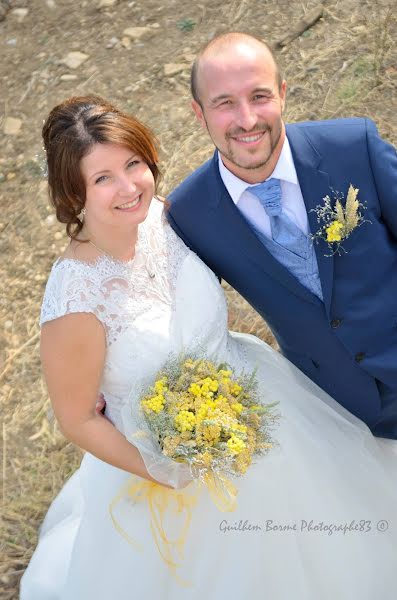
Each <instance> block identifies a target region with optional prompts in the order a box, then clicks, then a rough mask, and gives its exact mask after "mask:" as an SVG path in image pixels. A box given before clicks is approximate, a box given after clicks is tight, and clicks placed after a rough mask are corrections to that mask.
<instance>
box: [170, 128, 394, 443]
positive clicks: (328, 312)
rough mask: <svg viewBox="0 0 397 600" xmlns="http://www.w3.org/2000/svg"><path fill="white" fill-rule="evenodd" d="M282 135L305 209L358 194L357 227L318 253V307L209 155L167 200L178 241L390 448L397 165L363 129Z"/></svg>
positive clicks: (388, 149)
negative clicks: (335, 195)
mask: <svg viewBox="0 0 397 600" xmlns="http://www.w3.org/2000/svg"><path fill="white" fill-rule="evenodd" d="M286 130H287V137H288V140H289V143H290V146H291V149H292V154H293V158H294V162H295V168H296V172H297V175H298V179H299V184H300V187H301V190H302V194H303V198H304V201H305V205H306V209H307V212H308V218H309V225H310V228H311V231H312V233H314V232H316V231H317V230H318V228H319V224H318V223H317V220H316V215H315V213H314V212H310V211H311V209H313V208H314V207H316V206H318V205H319V204H322V203H323V198H324V197H325V196H326V195H330V196H331V197H332V190H336V191H339V192H342V193H343V194H344V195H345V197H346V194H347V190H348V188H349V185H350V184H352V185H353V186H354V187H356V188H359V196H358V197H359V200H360V201H361V202H362V203H365V205H366V209H365V218H366V219H367V220H369V221H370V223H368V222H367V223H364V224H363V225H362V226H361V227H358V228H357V229H356V230H354V231H353V232H352V234H351V235H350V237H349V238H348V239H347V240H346V241H345V242H344V243H343V246H344V248H345V249H346V250H347V253H346V254H342V255H341V256H339V255H335V256H333V257H329V256H325V255H327V254H329V248H328V246H327V244H326V242H325V241H320V243H319V244H318V245H317V244H315V250H316V255H317V261H318V267H319V273H320V278H321V285H322V289H323V295H324V302H321V301H320V300H319V299H318V298H317V297H316V296H315V295H314V294H312V293H311V292H310V291H309V290H308V289H307V288H306V287H304V286H303V285H301V284H300V283H299V281H298V280H297V279H296V278H295V277H294V275H292V274H291V273H290V272H289V271H288V270H287V269H286V268H285V267H283V266H282V265H281V264H280V263H279V262H278V261H277V260H276V259H274V258H273V256H272V255H271V254H270V253H269V252H268V251H267V250H266V248H265V247H264V246H263V244H262V243H261V242H260V241H259V239H258V237H257V236H256V234H255V233H254V232H253V230H252V229H251V227H250V226H249V224H248V223H247V222H246V220H245V219H244V217H243V216H242V215H241V214H240V212H239V211H238V209H237V208H236V206H235V204H234V203H233V201H232V199H231V198H230V196H229V194H228V192H227V190H226V188H225V186H224V184H223V182H222V179H221V177H220V174H219V169H218V165H217V156H216V154H215V155H214V157H213V158H212V159H211V160H209V161H208V162H206V163H205V164H204V165H202V166H201V167H200V168H199V169H197V170H196V171H195V172H194V173H193V174H192V175H190V176H189V177H188V178H187V179H186V180H185V181H183V183H182V184H181V185H180V186H179V187H178V188H177V189H176V190H174V192H173V193H172V194H171V196H170V201H171V207H170V210H169V220H170V223H171V225H172V226H173V228H174V229H175V231H176V232H177V233H178V234H179V235H180V237H181V238H182V239H183V240H184V241H185V243H186V244H187V245H188V246H189V247H190V248H191V249H192V250H193V251H194V252H196V253H197V254H198V255H199V256H200V257H201V258H202V259H203V260H204V261H205V262H206V263H207V265H208V266H209V267H210V268H211V269H212V270H213V271H214V272H215V273H216V274H217V275H218V276H219V277H222V278H223V279H225V280H226V281H228V282H229V283H230V285H231V286H232V287H233V288H235V289H236V290H237V291H238V292H239V293H240V294H241V295H242V296H244V297H245V298H246V299H247V300H248V302H249V303H250V304H251V305H252V306H253V307H254V308H255V309H256V310H257V311H258V313H259V314H260V315H262V317H263V318H264V319H265V320H266V321H267V323H268V324H269V326H270V328H271V329H272V331H273V333H274V335H275V337H276V339H277V341H278V343H279V345H280V349H281V351H282V353H283V354H284V355H285V356H286V357H287V358H288V359H289V360H291V361H292V362H293V363H294V364H295V365H297V366H298V367H299V368H300V369H301V370H302V371H303V372H304V373H306V375H308V376H309V377H310V378H311V379H312V380H313V381H315V382H316V383H317V384H318V385H319V386H321V387H322V388H323V389H324V390H326V391H327V392H328V393H329V394H330V395H331V396H333V397H334V398H335V399H336V400H337V401H338V402H340V403H341V404H342V405H343V406H345V407H346V408H347V409H348V410H349V411H351V412H352V413H354V414H355V415H357V416H358V417H359V418H361V419H363V420H364V421H365V422H366V423H367V424H368V425H369V427H370V428H371V429H372V431H373V432H374V433H375V434H376V435H380V436H384V437H392V438H396V439H397V155H396V150H395V149H394V148H393V147H392V146H391V145H390V144H387V143H386V142H384V141H383V140H382V139H381V138H380V137H379V135H378V133H377V130H376V127H375V125H374V123H373V122H372V121H370V120H369V119H340V120H335V121H323V122H308V123H296V124H291V125H287V127H286Z"/></svg>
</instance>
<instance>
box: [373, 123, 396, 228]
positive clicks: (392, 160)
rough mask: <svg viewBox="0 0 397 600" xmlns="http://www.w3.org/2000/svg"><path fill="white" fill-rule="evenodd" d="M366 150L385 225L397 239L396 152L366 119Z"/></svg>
mask: <svg viewBox="0 0 397 600" xmlns="http://www.w3.org/2000/svg"><path fill="white" fill-rule="evenodd" d="M366 127H367V143H368V152H369V157H370V161H371V167H372V173H373V176H374V179H375V185H376V188H377V192H378V198H379V203H380V206H381V211H382V217H383V219H384V222H385V224H386V227H387V228H388V229H389V230H390V232H391V233H392V235H393V236H394V237H395V238H396V239H397V152H396V149H395V148H394V146H392V145H391V144H389V143H388V142H385V141H384V140H382V138H381V137H380V136H379V134H378V130H377V129H376V126H375V124H374V123H373V122H372V121H371V120H369V119H366Z"/></svg>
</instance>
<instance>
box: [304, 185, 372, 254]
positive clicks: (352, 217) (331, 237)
mask: <svg viewBox="0 0 397 600" xmlns="http://www.w3.org/2000/svg"><path fill="white" fill-rule="evenodd" d="M358 192H359V190H358V188H355V187H353V186H352V184H350V186H349V191H348V193H347V198H346V203H345V205H344V206H343V204H342V201H343V200H344V196H343V194H342V193H340V192H334V199H335V204H334V206H332V204H331V198H330V197H329V196H328V195H327V196H325V198H324V204H323V205H319V206H316V208H313V209H312V211H313V212H315V213H316V215H317V222H318V223H322V225H321V227H320V229H319V230H318V231H317V232H316V233H315V234H313V235H312V236H311V237H312V239H313V240H316V242H317V243H318V240H319V238H321V239H323V240H325V241H326V242H327V243H328V247H329V248H330V249H331V251H332V253H331V254H326V255H325V256H333V255H334V254H342V252H347V251H346V250H345V249H344V247H343V245H342V243H343V241H344V240H346V239H347V238H348V237H349V235H350V234H351V233H352V231H354V229H356V228H357V227H360V225H362V224H363V223H370V221H368V220H366V219H364V216H363V214H362V210H364V209H365V205H364V204H361V202H359V200H358V198H357V195H358Z"/></svg>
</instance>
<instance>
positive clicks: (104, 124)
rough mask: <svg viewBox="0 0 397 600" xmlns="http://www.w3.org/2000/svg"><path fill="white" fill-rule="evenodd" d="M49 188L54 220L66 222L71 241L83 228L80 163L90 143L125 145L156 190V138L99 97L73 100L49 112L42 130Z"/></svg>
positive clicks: (83, 201) (157, 179)
mask: <svg viewBox="0 0 397 600" xmlns="http://www.w3.org/2000/svg"><path fill="white" fill-rule="evenodd" d="M42 134H43V140H44V147H45V151H46V155H47V169H48V186H49V195H50V199H51V202H52V203H53V205H54V206H55V210H56V216H57V219H58V220H59V221H60V222H61V223H66V231H67V234H68V235H69V237H71V238H72V239H74V238H76V236H77V235H78V234H79V232H80V231H81V229H82V227H83V220H82V217H81V211H82V210H83V208H84V205H85V200H86V186H85V182H84V179H83V176H82V174H81V169H80V161H81V159H82V158H83V157H84V156H85V155H86V154H88V153H89V152H90V150H91V148H92V146H93V145H94V144H97V143H100V144H104V143H109V144H118V145H120V146H125V147H126V148H129V149H130V150H132V151H133V152H136V153H137V154H139V155H140V156H141V157H142V159H143V160H144V161H145V162H146V163H147V165H148V166H149V168H150V170H151V172H152V173H153V177H154V181H155V185H156V187H157V184H158V181H159V178H160V171H159V168H158V150H157V140H156V138H155V136H154V135H153V133H152V132H151V131H150V129H148V128H147V127H146V126H145V125H143V124H142V123H140V122H139V121H138V120H137V119H135V117H133V116H132V115H128V114H126V113H124V112H122V111H120V110H118V109H117V108H116V107H115V106H113V105H112V104H110V103H109V102H107V101H106V100H104V99H103V98H100V97H99V96H75V97H72V98H69V99H68V100H65V101H64V102H62V103H61V104H59V105H58V106H55V108H53V109H52V111H51V112H50V114H49V116H48V118H47V120H46V121H45V123H44V126H43V131H42Z"/></svg>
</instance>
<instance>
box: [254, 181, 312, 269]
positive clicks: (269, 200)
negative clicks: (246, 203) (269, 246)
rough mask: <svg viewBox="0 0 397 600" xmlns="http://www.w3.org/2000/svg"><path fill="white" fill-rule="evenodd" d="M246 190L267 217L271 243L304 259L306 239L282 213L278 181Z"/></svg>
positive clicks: (306, 247) (267, 182) (306, 246)
mask: <svg viewBox="0 0 397 600" xmlns="http://www.w3.org/2000/svg"><path fill="white" fill-rule="evenodd" d="M247 190H248V191H249V192H251V194H254V195H255V196H256V197H257V198H258V199H259V201H260V203H261V205H262V206H263V208H264V209H265V211H266V213H267V215H268V216H269V220H270V228H271V232H272V238H273V241H274V242H276V243H277V244H279V245H280V246H282V247H283V248H285V249H286V250H289V251H290V252H293V253H294V254H297V255H298V256H301V257H302V258H306V257H307V252H308V243H307V242H308V237H307V235H305V234H304V233H303V231H301V230H300V229H299V227H297V226H296V225H295V223H293V222H292V221H291V219H290V218H289V217H287V215H285V214H284V213H283V212H282V209H281V187H280V180H279V179H273V178H272V179H268V180H267V181H265V182H264V183H260V184H259V185H255V186H253V187H249V188H247Z"/></svg>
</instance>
